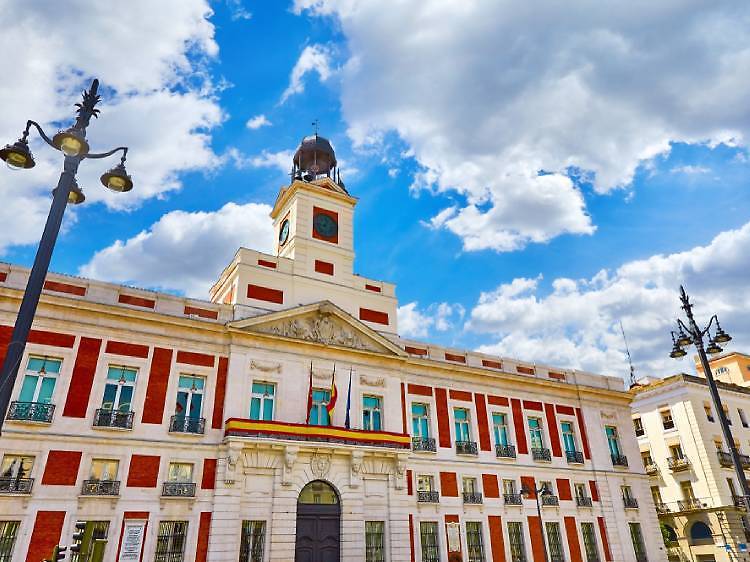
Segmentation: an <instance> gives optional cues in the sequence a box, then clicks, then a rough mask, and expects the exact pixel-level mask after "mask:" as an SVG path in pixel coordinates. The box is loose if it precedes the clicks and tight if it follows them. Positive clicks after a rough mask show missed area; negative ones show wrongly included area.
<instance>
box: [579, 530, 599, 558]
mask: <svg viewBox="0 0 750 562" xmlns="http://www.w3.org/2000/svg"><path fill="white" fill-rule="evenodd" d="M581 534H582V535H583V548H584V550H585V551H586V562H599V551H598V549H597V548H596V535H594V524H593V523H581Z"/></svg>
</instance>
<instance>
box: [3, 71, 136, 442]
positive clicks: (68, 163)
mask: <svg viewBox="0 0 750 562" xmlns="http://www.w3.org/2000/svg"><path fill="white" fill-rule="evenodd" d="M98 89H99V81H98V80H94V81H93V82H92V83H91V88H89V90H87V91H85V92H83V101H82V102H81V103H77V104H76V107H78V109H77V113H78V116H77V117H76V121H75V123H74V124H73V126H72V127H69V128H67V129H65V130H63V131H59V132H58V133H57V134H55V135H54V136H53V137H52V138H51V139H50V138H49V137H48V136H47V135H46V134H45V132H44V131H43V130H42V127H41V126H40V125H39V123H37V122H36V121H27V122H26V129H24V132H23V135H22V136H21V138H20V139H18V140H17V141H16V142H15V143H13V144H8V145H6V146H5V147H3V148H2V149H0V159H2V160H3V161H5V163H6V164H7V165H8V167H9V168H16V169H28V168H33V167H34V165H35V164H36V162H35V161H34V156H33V155H32V154H31V150H30V149H29V141H28V138H29V131H30V129H31V127H32V126H33V127H34V128H35V129H36V130H37V132H38V133H39V136H41V137H42V139H43V140H44V141H45V142H46V143H47V144H48V145H50V146H51V147H52V148H54V149H56V150H59V151H61V152H62V153H63V154H64V155H65V160H64V163H63V171H62V174H60V180H59V181H58V182H57V187H56V188H55V189H53V190H52V206H51V207H50V211H49V215H48V216H47V223H46V224H45V225H44V232H43V233H42V238H41V240H40V241H39V248H38V249H37V252H36V257H35V258H34V265H33V266H32V268H31V273H30V274H29V280H28V283H27V284H26V291H25V292H24V294H23V300H22V301H21V306H20V308H19V310H18V317H17V318H16V323H15V326H14V327H13V335H12V336H11V340H10V344H9V345H8V350H7V354H6V355H5V360H4V361H3V366H2V369H1V370H0V430H2V425H3V421H4V420H5V414H6V412H7V411H8V405H9V404H10V397H11V393H12V392H13V386H14V384H15V381H16V377H17V376H18V369H19V366H20V364H21V360H22V359H23V352H24V349H25V348H26V342H27V340H28V337H29V331H30V330H31V324H32V322H33V320H34V315H35V314H36V309H37V306H38V304H39V297H40V295H41V293H42V287H43V286H44V278H45V277H46V276H47V271H48V269H49V263H50V259H51V258H52V250H53V249H54V247H55V242H56V241H57V235H58V233H59V232H60V225H61V224H62V218H63V214H64V213H65V208H66V207H67V205H68V203H70V204H72V205H79V204H81V203H83V202H84V200H85V199H86V197H85V196H84V195H83V191H82V190H81V188H80V187H79V186H78V182H77V181H76V173H77V172H78V166H79V165H80V163H81V161H82V160H84V159H88V158H94V159H99V158H106V157H108V156H112V155H113V154H115V153H117V152H122V159H121V160H120V164H119V165H117V166H115V167H114V168H112V169H111V170H109V171H108V172H106V173H105V174H103V175H102V177H101V182H102V185H104V187H106V188H108V189H111V190H112V191H118V192H125V191H130V190H131V189H133V180H132V179H131V178H130V176H129V175H128V173H127V171H126V170H125V158H126V156H127V154H128V149H127V147H124V146H119V147H117V148H115V149H112V150H110V151H108V152H101V153H92V152H90V151H89V143H88V141H87V140H86V128H87V127H88V126H89V122H90V121H91V118H92V117H98V114H99V110H98V109H96V108H95V106H96V104H97V103H99V100H100V97H99V95H98V94H97V90H98Z"/></svg>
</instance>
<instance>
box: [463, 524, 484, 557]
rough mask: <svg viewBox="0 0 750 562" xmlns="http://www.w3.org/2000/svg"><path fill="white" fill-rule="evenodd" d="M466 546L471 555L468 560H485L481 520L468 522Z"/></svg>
mask: <svg viewBox="0 0 750 562" xmlns="http://www.w3.org/2000/svg"><path fill="white" fill-rule="evenodd" d="M466 548H467V551H468V555H469V561H468V562H485V558H484V541H483V539H482V523H481V522H479V521H467V522H466Z"/></svg>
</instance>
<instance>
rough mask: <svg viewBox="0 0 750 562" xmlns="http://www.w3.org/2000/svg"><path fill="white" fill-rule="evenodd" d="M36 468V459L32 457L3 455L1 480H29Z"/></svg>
mask: <svg viewBox="0 0 750 562" xmlns="http://www.w3.org/2000/svg"><path fill="white" fill-rule="evenodd" d="M32 468H34V457H33V456H30V455H8V454H6V455H3V463H2V465H0V478H3V479H5V478H12V479H16V478H29V477H30V476H31V470H32Z"/></svg>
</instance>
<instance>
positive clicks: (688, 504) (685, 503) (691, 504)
mask: <svg viewBox="0 0 750 562" xmlns="http://www.w3.org/2000/svg"><path fill="white" fill-rule="evenodd" d="M706 507H708V504H704V503H703V502H702V501H701V500H698V499H695V498H689V499H686V500H681V501H678V502H677V509H678V510H679V511H698V510H699V509H704V508H706Z"/></svg>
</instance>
